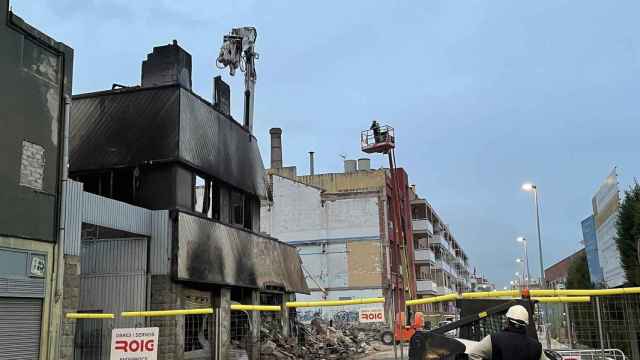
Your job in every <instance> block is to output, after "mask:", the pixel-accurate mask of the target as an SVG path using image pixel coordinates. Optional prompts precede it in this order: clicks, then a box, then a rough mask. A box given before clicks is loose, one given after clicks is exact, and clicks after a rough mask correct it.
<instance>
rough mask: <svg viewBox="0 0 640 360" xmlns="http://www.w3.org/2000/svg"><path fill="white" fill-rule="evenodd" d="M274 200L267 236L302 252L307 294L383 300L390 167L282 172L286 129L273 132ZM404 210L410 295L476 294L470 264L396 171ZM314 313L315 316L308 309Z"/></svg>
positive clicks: (268, 205)
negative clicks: (378, 298) (468, 291)
mask: <svg viewBox="0 0 640 360" xmlns="http://www.w3.org/2000/svg"><path fill="white" fill-rule="evenodd" d="M270 133H271V145H272V146H271V168H270V169H269V170H268V173H269V174H270V175H269V179H270V180H269V184H270V188H269V194H270V196H269V199H268V201H265V202H263V206H262V212H261V230H262V231H263V232H265V233H267V234H270V235H272V236H275V237H277V238H279V239H281V240H282V241H285V242H287V243H289V244H292V245H295V246H296V247H297V248H298V251H299V253H300V256H301V258H302V262H303V269H304V270H305V277H306V278H307V284H308V285H309V286H310V288H311V294H310V295H309V296H301V297H300V298H301V299H313V300H318V299H330V300H341V299H342V300H347V299H352V298H365V297H380V296H383V295H385V287H386V285H387V283H388V274H387V270H386V269H387V266H386V264H387V259H388V258H387V256H388V255H387V248H388V239H389V236H390V235H389V234H391V233H393V230H392V228H391V221H392V220H391V219H390V214H389V212H390V211H389V210H388V204H389V202H390V198H389V196H390V195H389V194H390V193H391V191H390V188H391V186H392V184H391V182H390V176H389V171H388V170H387V169H372V168H371V165H370V160H369V159H367V158H361V159H358V160H345V162H344V172H341V173H325V174H317V173H315V169H313V154H310V155H311V158H310V169H309V175H298V174H297V168H296V167H294V166H288V167H287V166H283V165H284V164H283V161H282V151H283V146H282V138H281V136H282V135H281V134H282V130H281V129H271V131H270ZM398 174H399V178H400V182H399V183H400V184H401V185H400V187H401V190H403V191H400V193H401V196H400V199H401V204H402V206H401V208H402V210H401V212H402V213H403V216H404V220H403V222H404V223H406V229H405V231H406V234H407V244H406V246H405V249H406V258H407V260H408V261H407V263H408V264H410V266H408V267H407V268H406V269H404V273H405V274H407V275H408V276H407V277H406V280H407V282H408V284H409V285H408V286H407V289H406V290H407V291H406V297H407V298H420V297H429V296H435V295H442V294H446V293H450V292H461V291H466V290H469V289H470V285H471V283H470V273H469V259H468V257H467V255H466V254H465V253H464V251H463V250H462V247H461V246H460V244H459V243H458V242H457V240H456V239H455V238H454V237H453V235H452V233H451V231H450V230H449V227H448V226H447V225H445V223H444V221H443V220H442V219H441V218H440V217H439V216H438V215H437V213H436V212H435V210H434V209H433V208H432V207H431V205H430V204H429V203H428V202H427V201H426V200H424V199H421V198H419V197H418V196H417V194H416V192H415V187H412V186H410V185H409V183H408V176H407V174H406V172H405V171H404V170H403V169H398ZM422 310H423V311H427V312H430V313H438V314H442V313H453V312H454V311H455V310H454V308H453V306H448V305H439V306H425V307H424V308H422ZM310 311H311V312H313V311H314V310H310Z"/></svg>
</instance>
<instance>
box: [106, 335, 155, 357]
mask: <svg viewBox="0 0 640 360" xmlns="http://www.w3.org/2000/svg"><path fill="white" fill-rule="evenodd" d="M158 333H159V328H157V327H152V328H131V329H113V331H112V332H111V358H110V360H134V359H135V360H157V359H158Z"/></svg>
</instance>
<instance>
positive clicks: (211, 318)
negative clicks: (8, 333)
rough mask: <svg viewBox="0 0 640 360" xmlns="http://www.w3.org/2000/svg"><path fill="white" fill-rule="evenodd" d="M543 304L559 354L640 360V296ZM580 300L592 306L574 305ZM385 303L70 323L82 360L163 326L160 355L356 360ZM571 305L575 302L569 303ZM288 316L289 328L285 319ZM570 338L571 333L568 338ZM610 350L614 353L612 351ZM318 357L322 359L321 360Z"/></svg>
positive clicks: (489, 322)
mask: <svg viewBox="0 0 640 360" xmlns="http://www.w3.org/2000/svg"><path fill="white" fill-rule="evenodd" d="M490 295H495V297H500V296H503V297H512V296H514V294H513V293H511V292H494V293H492V294H490ZM544 295H546V294H544ZM575 295H580V294H575ZM481 297H487V296H484V295H479V294H478V293H475V294H460V295H459V294H450V295H446V296H442V297H438V298H431V299H428V300H427V299H419V300H411V301H410V302H408V306H410V307H411V306H416V305H423V304H430V303H435V302H438V301H454V300H458V299H473V298H481ZM540 299H541V301H545V302H551V304H547V303H544V304H539V305H538V308H542V307H543V306H544V307H545V309H546V310H545V315H546V319H547V321H548V324H547V326H546V327H547V328H548V329H549V333H550V334H551V335H552V337H553V339H554V342H553V343H552V345H553V347H554V348H559V350H558V351H559V352H561V353H562V352H567V351H568V350H567V349H566V348H564V349H563V348H562V344H565V346H566V347H567V348H577V349H584V351H583V352H582V353H581V354H583V355H580V356H581V357H580V359H591V358H593V359H596V358H598V359H606V358H611V359H618V358H621V357H619V355H620V354H619V353H621V354H622V356H624V355H626V356H627V357H626V358H630V359H636V360H640V355H639V353H640V352H639V351H638V347H639V343H640V294H638V293H632V294H618V295H598V296H593V297H591V298H588V297H583V298H582V299H580V298H579V297H578V296H572V297H571V298H562V297H553V298H549V297H547V298H540ZM578 300H580V301H591V302H574V301H578ZM383 301H384V300H383V299H380V298H371V299H354V300H352V301H350V300H349V301H326V302H289V303H287V308H288V311H287V312H282V311H281V307H280V306H278V305H275V304H277V303H282V299H281V298H277V297H273V296H267V297H264V298H261V299H260V302H261V303H264V304H265V305H239V304H232V305H231V309H230V310H231V312H230V314H220V313H217V314H213V313H214V310H213V309H192V310H171V311H160V312H157V311H156V312H153V311H151V312H150V311H141V312H129V313H122V314H113V315H110V314H75V315H74V314H68V315H72V316H68V317H70V318H73V319H76V322H75V324H74V328H75V339H74V352H73V354H74V356H73V359H74V360H93V359H104V358H109V349H110V339H111V332H112V330H113V329H114V328H123V327H156V326H159V327H160V338H159V339H160V340H159V343H158V350H159V351H167V352H166V353H171V354H173V353H184V355H185V358H187V356H186V355H189V356H188V358H190V359H198V358H212V356H214V354H218V350H219V349H220V346H221V345H220V344H219V343H218V341H219V339H220V338H221V337H224V338H228V339H229V354H228V355H225V356H222V357H218V358H225V359H226V358H228V359H260V358H262V359H272V358H278V357H277V356H276V355H277V353H278V352H281V353H288V354H296V356H299V355H300V354H305V355H310V356H307V357H306V358H310V359H313V358H326V357H327V356H337V357H338V358H351V357H350V356H351V354H355V353H363V352H370V351H372V350H371V349H372V348H374V347H376V346H377V345H378V344H379V343H380V341H379V340H380V338H381V335H382V333H383V331H386V330H388V328H389V324H390V323H391V321H390V320H391V319H385V320H386V322H382V321H381V322H373V323H369V322H363V321H360V320H361V319H360V318H359V315H360V314H359V312H360V311H361V310H364V309H377V310H380V309H382V308H383V307H384V305H383ZM564 301H568V302H569V303H562V302H564ZM554 302H557V303H554ZM271 303H273V304H274V305H271ZM413 309H415V308H413ZM382 312H383V313H384V311H382ZM89 315H92V316H93V317H95V318H90V316H89ZM285 315H287V316H288V318H289V322H286V321H284V320H285V319H283V317H284V316H285ZM156 316H162V317H161V318H158V317H156ZM222 322H225V324H226V325H223V324H222ZM536 323H538V324H540V323H541V321H540V320H539V319H536ZM437 325H438V324H434V326H433V327H435V326H437ZM504 325H505V318H504V315H503V314H495V315H494V316H485V317H484V318H482V319H479V320H478V321H477V323H474V324H472V326H469V327H468V328H469V329H467V330H468V332H469V333H468V334H462V330H463V329H460V331H459V333H458V334H455V335H458V336H462V337H464V338H467V339H473V340H480V339H481V338H482V337H483V336H485V335H487V334H490V333H494V332H496V331H498V330H500V329H502V328H503V327H504ZM467 330H465V331H467ZM165 331H166V332H165ZM223 332H224V333H223ZM563 333H564V334H566V335H565V336H564V338H563V337H562V334H563ZM171 339H174V340H171ZM541 341H544V340H543V339H541ZM178 347H180V348H178ZM606 349H611V350H609V352H607V351H605V350H606ZM376 350H377V349H376ZM598 351H599V353H598ZM618 352H619V353H618ZM603 353H604V355H603ZM261 354H262V357H261ZM567 354H568V353H567ZM597 354H599V355H597ZM607 354H609V355H607ZM315 355H317V356H318V357H313V356H315ZM274 356H276V357H274ZM567 356H572V355H571V354H568V355H567ZM622 358H624V357H622Z"/></svg>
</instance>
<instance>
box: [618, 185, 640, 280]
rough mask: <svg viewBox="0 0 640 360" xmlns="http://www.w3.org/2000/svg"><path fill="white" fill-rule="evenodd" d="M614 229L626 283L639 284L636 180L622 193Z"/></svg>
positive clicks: (638, 191)
mask: <svg viewBox="0 0 640 360" xmlns="http://www.w3.org/2000/svg"><path fill="white" fill-rule="evenodd" d="M616 230H617V234H616V243H617V244H618V251H619V252H620V263H621V265H622V268H623V269H624V272H625V275H626V276H627V285H629V286H640V264H638V240H639V239H640V184H638V182H636V183H635V184H634V185H632V186H631V187H630V188H629V190H627V191H625V193H624V199H623V201H622V204H621V205H620V212H619V215H618V222H617V223H616Z"/></svg>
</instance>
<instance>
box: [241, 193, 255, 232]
mask: <svg viewBox="0 0 640 360" xmlns="http://www.w3.org/2000/svg"><path fill="white" fill-rule="evenodd" d="M251 200H252V199H251V196H246V195H245V196H244V219H243V220H244V227H245V228H247V229H249V230H251V229H252V228H253V218H252V216H251V215H252V212H251V205H252V204H253V202H252V201H251Z"/></svg>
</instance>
